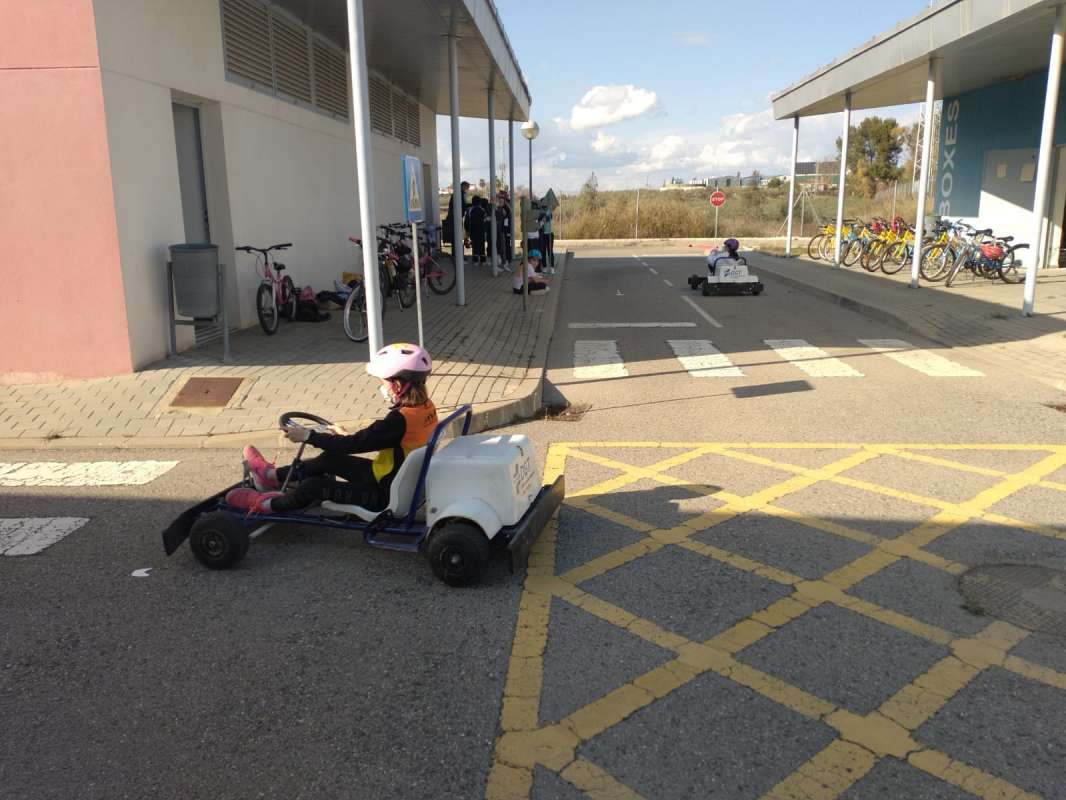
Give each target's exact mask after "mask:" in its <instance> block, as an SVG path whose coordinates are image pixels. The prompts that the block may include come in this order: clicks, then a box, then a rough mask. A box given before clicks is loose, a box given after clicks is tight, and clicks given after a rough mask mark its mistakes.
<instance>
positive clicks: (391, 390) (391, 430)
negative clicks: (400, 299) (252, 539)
mask: <svg viewBox="0 0 1066 800" xmlns="http://www.w3.org/2000/svg"><path fill="white" fill-rule="evenodd" d="M432 368H433V363H432V361H431V360H430V357H429V353H427V352H426V351H425V350H423V349H422V348H421V347H419V346H418V345H414V344H390V345H386V346H385V347H383V348H382V349H381V350H379V351H378V352H377V353H375V354H374V355H373V356H372V357H371V358H370V361H369V363H368V364H367V365H366V371H367V372H368V373H370V374H371V375H373V376H374V377H375V378H378V379H379V380H380V381H381V389H380V391H381V394H382V396H383V397H384V398H385V399H386V402H388V403H389V413H388V414H386V415H385V416H384V417H383V418H382V419H379V420H377V421H375V422H373V423H372V424H371V425H370V426H369V427H367V428H364V429H363V430H361V431H359V432H358V433H353V434H349V433H348V432H347V431H345V430H344V429H343V428H339V427H336V426H334V427H333V428H331V429H330V431H329V432H328V433H326V432H317V431H311V430H310V429H308V428H302V427H294V428H289V429H287V430H285V437H286V438H287V439H288V440H289V441H291V442H307V443H308V444H310V445H311V446H312V447H317V448H318V449H320V450H321V451H322V455H320V456H318V458H315V459H312V460H310V461H304V462H303V463H302V464H301V467H300V470H299V472H298V474H296V475H293V480H292V481H290V483H289V486H288V489H287V491H286V492H285V493H284V494H282V493H281V492H279V491H277V489H278V488H279V487H281V486H282V485H283V484H284V482H285V478H286V476H287V475H288V472H289V470H290V469H291V467H279V468H277V469H275V468H274V465H273V464H271V463H270V462H268V461H267V460H266V459H265V458H264V457H263V455H262V454H261V453H260V452H259V451H258V450H257V449H256V448H255V447H253V446H252V445H248V446H246V447H245V448H244V463H245V465H246V467H247V468H248V471H249V473H250V474H251V477H252V482H253V483H254V484H255V489H250V488H246V487H242V488H239V489H233V490H232V491H230V492H229V493H228V494H227V495H226V503H227V504H228V505H230V506H233V507H234V508H243V509H247V510H248V512H249V513H253V514H254V513H263V514H269V513H272V512H273V513H278V512H285V511H292V510H295V509H301V508H305V507H306V506H309V505H311V504H312V503H316V502H319V501H322V500H331V501H333V502H335V503H342V504H345V505H357V506H361V507H363V508H365V509H368V510H370V511H380V510H383V509H384V508H386V507H387V506H388V504H389V488H390V486H391V484H392V479H393V478H394V477H396V474H397V473H398V472H399V471H400V465H402V464H403V461H404V458H405V457H406V456H407V454H408V453H410V452H411V451H412V450H416V449H418V448H419V447H422V446H424V445H425V444H426V442H428V441H429V438H430V436H432V434H433V429H434V428H435V427H436V425H437V409H436V406H434V405H433V401H432V400H430V399H429V394H428V392H427V390H426V379H427V378H428V377H429V373H430V371H431V370H432ZM375 450H376V451H377V453H378V454H377V457H376V458H374V460H373V461H371V460H370V459H367V458H359V457H358V456H355V455H352V454H354V453H370V452H373V451H375ZM338 478H343V479H344V480H342V481H339V480H337V479H338ZM297 481H298V482H297Z"/></svg>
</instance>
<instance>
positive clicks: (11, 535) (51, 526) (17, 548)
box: [0, 517, 89, 556]
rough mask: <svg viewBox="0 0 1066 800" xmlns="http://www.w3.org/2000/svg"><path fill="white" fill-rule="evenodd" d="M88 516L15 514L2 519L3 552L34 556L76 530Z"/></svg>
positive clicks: (0, 521)
mask: <svg viewBox="0 0 1066 800" xmlns="http://www.w3.org/2000/svg"><path fill="white" fill-rule="evenodd" d="M88 521H89V520H88V518H86V517H14V518H11V519H0V555H4V556H32V555H34V554H36V553H39V552H41V551H42V550H44V549H45V548H48V547H51V546H52V545H54V544H55V543H56V542H58V541H60V540H61V539H63V538H64V537H66V536H69V535H70V534H72V533H74V531H76V530H78V528H80V527H82V526H83V525H85V523H87V522H88Z"/></svg>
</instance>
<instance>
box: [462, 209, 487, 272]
mask: <svg viewBox="0 0 1066 800" xmlns="http://www.w3.org/2000/svg"><path fill="white" fill-rule="evenodd" d="M485 202H486V201H485V198H483V197H475V198H474V200H473V202H472V203H471V205H470V210H469V211H468V212H467V214H466V235H467V236H468V237H469V238H470V251H471V257H470V258H471V260H472V261H473V262H474V263H475V264H483V263H485V218H486V214H485V206H484V205H482V203H485Z"/></svg>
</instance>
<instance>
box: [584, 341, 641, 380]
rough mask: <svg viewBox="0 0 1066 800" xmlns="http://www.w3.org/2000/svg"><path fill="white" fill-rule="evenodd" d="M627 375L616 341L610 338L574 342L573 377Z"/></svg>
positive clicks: (598, 377) (602, 377) (591, 377)
mask: <svg viewBox="0 0 1066 800" xmlns="http://www.w3.org/2000/svg"><path fill="white" fill-rule="evenodd" d="M627 375H629V371H628V370H627V369H626V366H625V364H624V363H623V362H622V356H621V355H620V354H619V353H618V343H617V342H615V341H614V340H610V339H596V340H587V339H586V340H578V341H576V342H574V377H575V378H579V379H581V380H603V379H605V378H624V377H626V376H627Z"/></svg>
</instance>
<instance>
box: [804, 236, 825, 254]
mask: <svg viewBox="0 0 1066 800" xmlns="http://www.w3.org/2000/svg"><path fill="white" fill-rule="evenodd" d="M824 238H825V234H824V233H818V234H815V235H814V236H812V237H811V240H810V241H809V242H807V257H808V258H811V259H813V260H814V261H821V260H822V251H821V247H822V240H823V239H824Z"/></svg>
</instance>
